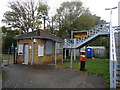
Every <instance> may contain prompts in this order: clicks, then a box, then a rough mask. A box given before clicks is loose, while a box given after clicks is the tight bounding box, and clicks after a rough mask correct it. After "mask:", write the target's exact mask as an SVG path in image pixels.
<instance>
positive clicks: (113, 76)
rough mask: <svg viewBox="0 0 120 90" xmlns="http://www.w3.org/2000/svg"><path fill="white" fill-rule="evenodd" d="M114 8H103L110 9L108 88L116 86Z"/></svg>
mask: <svg viewBox="0 0 120 90" xmlns="http://www.w3.org/2000/svg"><path fill="white" fill-rule="evenodd" d="M116 8H117V7H113V8H106V9H105V10H110V27H109V30H110V88H116V61H115V60H116V53H115V52H116V51H115V41H114V30H113V28H112V10H113V9H116ZM113 63H114V64H113ZM113 71H114V72H113Z"/></svg>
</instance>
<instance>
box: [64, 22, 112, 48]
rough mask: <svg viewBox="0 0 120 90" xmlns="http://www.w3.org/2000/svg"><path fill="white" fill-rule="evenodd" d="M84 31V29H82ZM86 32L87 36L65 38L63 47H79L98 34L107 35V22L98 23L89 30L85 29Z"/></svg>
mask: <svg viewBox="0 0 120 90" xmlns="http://www.w3.org/2000/svg"><path fill="white" fill-rule="evenodd" d="M84 31H85V30H84ZM86 31H87V32H88V37H79V38H74V39H65V40H64V46H63V48H72V49H75V48H80V47H82V46H84V45H85V44H87V43H89V42H90V41H92V40H93V39H95V38H97V37H98V36H106V35H109V34H110V32H109V23H100V24H98V25H96V26H94V27H93V28H91V29H90V30H86Z"/></svg>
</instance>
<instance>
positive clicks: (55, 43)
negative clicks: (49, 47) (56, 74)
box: [55, 42, 57, 67]
mask: <svg viewBox="0 0 120 90" xmlns="http://www.w3.org/2000/svg"><path fill="white" fill-rule="evenodd" d="M56 54H57V42H55V67H56V61H57V56H56Z"/></svg>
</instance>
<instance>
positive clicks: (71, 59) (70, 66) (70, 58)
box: [70, 49, 73, 69]
mask: <svg viewBox="0 0 120 90" xmlns="http://www.w3.org/2000/svg"><path fill="white" fill-rule="evenodd" d="M72 54H73V53H72V49H71V58H70V69H72Z"/></svg>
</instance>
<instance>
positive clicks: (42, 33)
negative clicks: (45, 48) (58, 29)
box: [15, 30, 63, 42]
mask: <svg viewBox="0 0 120 90" xmlns="http://www.w3.org/2000/svg"><path fill="white" fill-rule="evenodd" d="M28 38H41V39H47V40H53V41H57V42H63V39H61V38H60V37H57V36H55V35H53V34H52V33H50V32H48V31H47V30H36V31H33V32H28V33H25V34H21V35H19V36H16V37H15V39H18V40H19V39H28Z"/></svg>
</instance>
